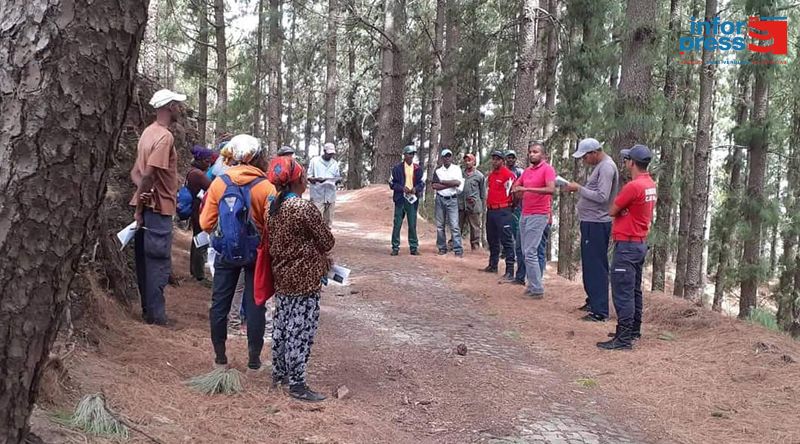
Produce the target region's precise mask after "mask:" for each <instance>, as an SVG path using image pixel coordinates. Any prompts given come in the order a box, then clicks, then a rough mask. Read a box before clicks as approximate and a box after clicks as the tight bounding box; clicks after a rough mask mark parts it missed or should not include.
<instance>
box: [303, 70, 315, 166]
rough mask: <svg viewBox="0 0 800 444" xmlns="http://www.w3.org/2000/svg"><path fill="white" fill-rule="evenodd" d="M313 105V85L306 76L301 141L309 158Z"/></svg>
mask: <svg viewBox="0 0 800 444" xmlns="http://www.w3.org/2000/svg"><path fill="white" fill-rule="evenodd" d="M313 105H314V85H313V82H312V80H311V78H310V77H309V78H306V119H305V122H306V126H305V129H304V131H303V143H304V144H305V150H306V157H308V158H309V159H310V158H311V151H310V149H311V127H312V117H311V116H312V115H313V114H312V110H313Z"/></svg>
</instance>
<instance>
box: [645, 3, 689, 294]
mask: <svg viewBox="0 0 800 444" xmlns="http://www.w3.org/2000/svg"><path fill="white" fill-rule="evenodd" d="M680 10H681V6H680V0H670V2H669V35H670V39H671V41H677V40H678V35H679V31H680ZM674 59H675V55H674V52H673V51H668V52H667V63H666V67H667V72H666V76H665V79H664V99H665V101H666V103H667V104H671V106H672V112H671V113H670V114H669V115H668V116H667V117H666V119H665V121H664V123H663V125H662V127H661V137H660V139H659V140H660V142H661V147H660V148H661V149H660V151H661V153H660V156H661V158H660V171H659V174H658V177H657V178H656V181H657V182H658V200H657V201H656V222H655V225H654V226H653V233H654V234H655V236H652V240H653V242H652V243H653V255H652V258H653V277H652V280H651V281H652V287H651V290H652V291H664V285H665V282H666V275H667V252H668V251H669V245H670V243H671V239H670V237H669V227H670V226H671V224H672V184H673V181H674V179H675V163H676V162H677V156H676V155H675V148H676V147H677V146H676V144H675V140H674V139H673V137H672V134H673V132H674V130H675V127H676V126H677V125H676V124H677V122H678V121H679V120H680V116H681V111H682V108H681V106H680V104H676V100H675V99H676V97H677V77H678V72H677V64H676V63H675V60H674Z"/></svg>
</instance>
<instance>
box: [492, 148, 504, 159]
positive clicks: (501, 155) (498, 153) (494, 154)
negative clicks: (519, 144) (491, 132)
mask: <svg viewBox="0 0 800 444" xmlns="http://www.w3.org/2000/svg"><path fill="white" fill-rule="evenodd" d="M492 157H499V158H501V159H505V158H506V155H505V153H504V152H502V151H500V150H494V151H492Z"/></svg>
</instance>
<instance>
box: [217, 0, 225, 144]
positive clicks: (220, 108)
mask: <svg viewBox="0 0 800 444" xmlns="http://www.w3.org/2000/svg"><path fill="white" fill-rule="evenodd" d="M214 32H215V34H216V44H217V111H216V114H217V124H216V132H217V134H222V133H223V132H225V131H226V130H227V129H228V44H227V43H226V41H225V0H214Z"/></svg>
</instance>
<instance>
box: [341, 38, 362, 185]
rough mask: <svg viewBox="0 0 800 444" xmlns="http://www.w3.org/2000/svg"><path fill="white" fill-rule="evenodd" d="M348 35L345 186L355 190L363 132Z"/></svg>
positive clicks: (353, 50) (351, 40)
mask: <svg viewBox="0 0 800 444" xmlns="http://www.w3.org/2000/svg"><path fill="white" fill-rule="evenodd" d="M348 37H349V39H348V40H349V41H350V44H349V49H348V53H347V72H348V84H349V85H350V90H349V91H348V93H347V123H346V128H345V134H347V140H348V143H349V147H348V150H347V165H348V168H347V188H349V189H351V190H355V189H358V188H361V184H362V179H361V169H362V167H363V160H364V134H363V132H362V131H361V119H362V116H361V113H360V112H359V111H358V108H357V107H356V92H357V91H356V89H357V88H358V84H357V82H356V81H355V72H356V47H355V43H353V41H354V36H353V35H352V33H350V35H349V36H348Z"/></svg>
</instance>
